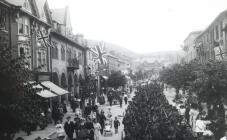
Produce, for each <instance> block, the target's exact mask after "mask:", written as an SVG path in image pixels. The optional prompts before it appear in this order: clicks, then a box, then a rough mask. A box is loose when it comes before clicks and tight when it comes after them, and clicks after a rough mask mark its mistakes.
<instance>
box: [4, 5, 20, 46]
mask: <svg viewBox="0 0 227 140" xmlns="http://www.w3.org/2000/svg"><path fill="white" fill-rule="evenodd" d="M12 6H13V5H11V4H10V3H6V2H2V1H0V46H11V45H10V43H11V42H10V41H9V40H11V39H10V38H11V25H10V22H11V20H12V18H11V17H13V16H11V14H12V13H11V12H10V11H11V9H12V8H11V7H12ZM14 8H15V9H17V8H16V7H14Z"/></svg>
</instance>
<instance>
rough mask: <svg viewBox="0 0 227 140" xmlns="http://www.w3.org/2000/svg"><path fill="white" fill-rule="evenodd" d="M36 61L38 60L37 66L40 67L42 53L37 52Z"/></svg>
mask: <svg viewBox="0 0 227 140" xmlns="http://www.w3.org/2000/svg"><path fill="white" fill-rule="evenodd" d="M37 57H38V58H37V60H38V66H41V65H42V53H41V52H40V51H39V52H38V55H37Z"/></svg>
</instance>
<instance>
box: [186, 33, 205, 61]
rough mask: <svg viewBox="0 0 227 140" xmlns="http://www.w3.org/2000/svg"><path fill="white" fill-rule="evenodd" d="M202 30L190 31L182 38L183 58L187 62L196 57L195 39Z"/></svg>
mask: <svg viewBox="0 0 227 140" xmlns="http://www.w3.org/2000/svg"><path fill="white" fill-rule="evenodd" d="M201 33H202V31H194V32H191V33H190V34H189V35H188V36H187V37H186V39H185V40H184V46H183V50H184V51H185V57H184V60H185V61H186V62H187V63H188V62H190V61H191V60H194V59H196V47H195V39H196V37H198V36H199V35H200V34H201Z"/></svg>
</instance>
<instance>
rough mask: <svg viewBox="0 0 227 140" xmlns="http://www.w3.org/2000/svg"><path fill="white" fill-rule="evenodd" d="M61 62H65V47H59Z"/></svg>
mask: <svg viewBox="0 0 227 140" xmlns="http://www.w3.org/2000/svg"><path fill="white" fill-rule="evenodd" d="M61 60H62V61H65V46H64V45H62V46H61Z"/></svg>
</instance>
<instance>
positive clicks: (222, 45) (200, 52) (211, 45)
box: [195, 10, 227, 63]
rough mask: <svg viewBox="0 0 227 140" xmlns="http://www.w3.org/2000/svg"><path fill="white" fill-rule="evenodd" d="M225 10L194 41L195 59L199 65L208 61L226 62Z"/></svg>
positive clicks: (226, 14) (226, 16)
mask: <svg viewBox="0 0 227 140" xmlns="http://www.w3.org/2000/svg"><path fill="white" fill-rule="evenodd" d="M226 29H227V10H226V11H223V12H222V13H220V14H219V15H218V16H217V17H216V18H215V19H214V21H213V22H212V23H211V24H210V25H209V26H208V27H207V28H206V29H205V30H204V31H203V32H202V33H201V34H200V35H199V36H198V37H197V38H196V39H195V43H196V53H197V59H198V60H199V61H200V62H201V63H206V62H208V61H209V60H219V61H223V60H226V59H227V57H226V49H227V42H226V41H227V36H226V31H227V30H226Z"/></svg>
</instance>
